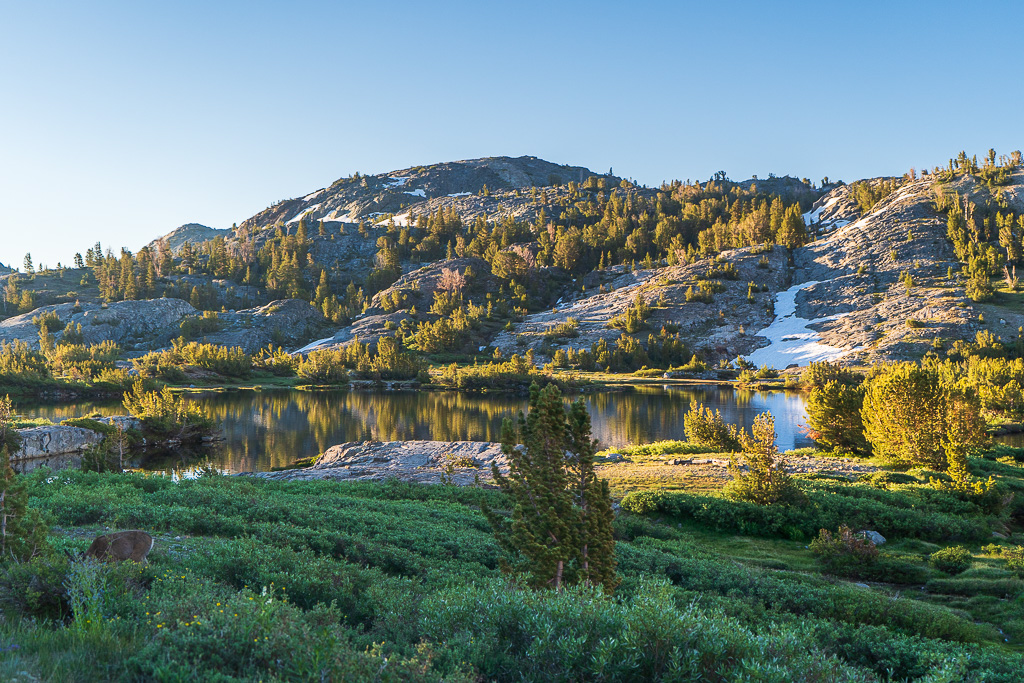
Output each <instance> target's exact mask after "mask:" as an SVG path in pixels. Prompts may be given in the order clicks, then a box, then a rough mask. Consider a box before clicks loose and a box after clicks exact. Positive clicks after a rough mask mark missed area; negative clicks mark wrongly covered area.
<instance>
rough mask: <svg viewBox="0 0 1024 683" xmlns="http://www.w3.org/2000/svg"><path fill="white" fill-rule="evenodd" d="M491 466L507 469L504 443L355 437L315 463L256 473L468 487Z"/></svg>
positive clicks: (487, 476) (271, 476) (289, 477)
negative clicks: (442, 482)
mask: <svg viewBox="0 0 1024 683" xmlns="http://www.w3.org/2000/svg"><path fill="white" fill-rule="evenodd" d="M491 465H497V466H498V468H499V469H500V470H507V469H508V461H507V459H506V456H505V454H504V453H502V451H501V444H499V443H491V442H488V441H389V442H379V441H354V442H351V443H344V444H339V445H337V446H331V447H330V448H328V449H327V450H326V451H325V452H324V454H323V455H321V456H320V457H318V458H317V459H316V461H315V462H314V464H313V465H312V466H311V467H304V468H300V469H292V470H284V471H281V472H257V473H255V474H254V475H253V476H257V477H263V478H267V479H286V480H296V479H298V480H302V479H330V480H336V481H344V480H364V481H381V480H384V479H400V480H402V481H416V482H423V483H439V482H441V481H450V482H451V483H454V484H459V485H467V484H472V483H474V482H475V481H477V480H478V479H479V480H490V479H491V478H492V477H491Z"/></svg>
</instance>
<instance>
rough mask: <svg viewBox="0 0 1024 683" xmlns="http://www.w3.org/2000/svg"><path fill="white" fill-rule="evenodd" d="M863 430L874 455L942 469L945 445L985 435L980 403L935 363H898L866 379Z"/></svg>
mask: <svg viewBox="0 0 1024 683" xmlns="http://www.w3.org/2000/svg"><path fill="white" fill-rule="evenodd" d="M861 417H862V419H863V421H864V436H865V438H866V439H867V441H868V443H869V444H871V448H872V450H873V451H874V453H875V455H878V456H880V457H882V458H884V459H886V460H888V461H889V462H892V463H894V464H898V465H925V466H927V467H932V468H935V469H945V467H946V464H947V461H946V454H947V452H949V451H955V450H960V449H964V448H971V447H976V446H980V445H981V444H982V443H984V441H985V431H984V427H985V424H984V421H983V420H982V418H981V405H980V403H979V402H978V400H977V397H976V396H975V395H974V394H973V393H972V392H970V391H968V390H964V389H962V388H961V387H959V386H957V385H955V384H953V383H952V382H951V381H949V380H947V379H945V378H943V377H942V376H941V375H940V373H939V371H938V369H936V368H935V367H929V366H918V365H916V364H914V363H901V364H899V365H895V366H891V367H889V368H887V369H884V370H882V371H881V372H880V374H879V375H878V376H876V377H875V378H873V379H872V380H870V381H869V382H868V383H867V386H866V388H865V392H864V404H863V407H862V408H861Z"/></svg>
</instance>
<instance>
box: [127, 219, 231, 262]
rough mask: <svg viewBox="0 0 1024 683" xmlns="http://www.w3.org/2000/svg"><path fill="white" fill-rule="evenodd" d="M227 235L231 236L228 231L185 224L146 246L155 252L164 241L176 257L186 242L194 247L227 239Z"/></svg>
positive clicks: (195, 224)
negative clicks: (222, 238)
mask: <svg viewBox="0 0 1024 683" xmlns="http://www.w3.org/2000/svg"><path fill="white" fill-rule="evenodd" d="M229 235H231V230H230V229H224V230H220V229H217V228H211V227H208V226H205V225H201V224H200V223H186V224H185V225H182V226H179V227H177V228H175V229H174V230H171V231H170V232H169V233H167V234H166V235H164V236H163V237H158V238H156V239H155V240H153V241H152V242H150V243H149V244H147V245H146V246H147V247H149V248H150V249H152V250H154V251H155V250H156V247H157V245H158V244H159V243H160V242H163V241H166V242H167V246H168V247H170V249H171V253H172V254H174V255H175V256H177V255H178V254H179V253H180V252H181V248H182V246H184V245H185V243H186V242H188V243H190V244H192V246H195V245H197V244H201V243H203V242H206V241H208V240H212V239H216V238H217V237H228V236H229Z"/></svg>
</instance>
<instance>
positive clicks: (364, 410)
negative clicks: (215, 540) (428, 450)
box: [24, 386, 804, 472]
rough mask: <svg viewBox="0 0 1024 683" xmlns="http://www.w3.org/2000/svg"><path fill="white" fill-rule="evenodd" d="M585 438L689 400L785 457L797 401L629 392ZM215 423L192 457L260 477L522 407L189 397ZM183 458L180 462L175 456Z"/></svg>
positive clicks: (289, 395)
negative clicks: (764, 426)
mask: <svg viewBox="0 0 1024 683" xmlns="http://www.w3.org/2000/svg"><path fill="white" fill-rule="evenodd" d="M583 397H584V400H585V401H586V403H587V407H588V408H589V409H590V412H591V417H592V421H593V426H594V436H595V438H597V439H600V441H601V443H602V444H603V445H604V446H608V447H614V446H621V445H625V444H628V443H642V442H646V441H655V440H658V439H682V438H684V436H685V435H684V431H683V415H684V414H685V413H686V411H687V410H689V408H690V403H691V402H692V401H702V402H703V403H704V404H706V405H708V406H710V407H712V408H716V409H719V410H721V411H722V415H723V417H724V418H725V419H726V420H727V421H730V422H735V423H737V424H740V425H742V426H749V425H750V424H751V423H752V422H753V419H754V416H755V415H756V414H757V413H759V412H762V411H764V410H770V411H771V412H772V413H773V414H774V415H775V416H776V429H777V431H778V432H779V446H780V447H781V448H792V447H793V445H794V439H796V443H797V445H802V442H801V441H800V439H799V438H797V437H795V436H794V434H795V427H796V425H797V424H800V423H802V421H803V406H804V403H803V398H802V397H801V396H799V395H797V394H792V395H787V394H784V393H782V392H770V393H759V392H753V391H744V392H734V391H732V390H731V389H719V388H718V387H715V386H707V387H661V386H649V387H637V388H635V389H634V390H630V391H617V392H602V393H593V394H584V395H583ZM189 398H190V400H193V401H196V402H198V403H201V404H202V405H203V406H204V407H206V409H207V410H208V411H209V412H210V415H211V417H213V419H214V420H215V422H216V423H217V424H218V426H219V428H220V431H221V434H222V436H223V437H224V441H223V442H222V443H221V445H220V446H219V447H217V448H215V449H210V450H207V451H206V452H205V453H203V454H201V455H198V456H197V457H198V460H199V461H202V460H205V459H206V457H207V456H208V457H209V459H210V460H211V461H212V462H213V463H214V464H215V465H217V466H218V467H223V468H225V469H227V470H229V471H234V472H238V471H247V470H260V469H269V468H270V467H272V466H281V465H286V464H289V463H291V462H292V461H294V460H295V459H297V458H302V457H307V456H311V455H317V454H319V453H322V452H324V451H325V450H327V449H328V448H329V447H331V446H333V445H335V444H340V443H345V442H348V441H362V440H367V439H374V440H378V441H404V440H411V439H425V440H437V441H497V440H499V439H500V435H501V422H502V419H503V418H505V417H514V416H515V415H516V413H518V411H519V410H521V409H523V408H524V407H525V405H526V401H525V400H523V399H522V398H521V397H517V396H507V395H501V394H458V393H456V392H412V391H409V392H386V391H325V392H316V391H297V390H264V391H231V392H219V393H218V392H210V393H205V394H193V395H190V397H189ZM24 412H25V413H26V414H28V415H34V416H45V417H51V419H63V418H65V417H73V416H79V415H84V414H88V413H90V412H102V413H105V414H116V413H119V412H123V411H122V410H121V408H120V405H119V404H118V403H116V402H112V403H103V404H96V403H82V404H73V405H65V406H40V407H38V408H35V409H29V410H25V411H24ZM185 455H189V456H190V457H189V458H187V459H186V460H183V456H185ZM191 456H192V454H185V453H182V452H176V453H169V454H165V455H163V456H162V457H160V458H153V459H152V460H151V461H150V462H147V463H146V466H147V467H155V468H157V469H165V468H173V467H177V466H180V465H181V464H182V463H183V462H189V461H192V462H195V460H193V458H192V457H191Z"/></svg>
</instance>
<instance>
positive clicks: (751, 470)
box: [725, 413, 803, 505]
mask: <svg viewBox="0 0 1024 683" xmlns="http://www.w3.org/2000/svg"><path fill="white" fill-rule="evenodd" d="M740 445H741V446H742V448H743V459H744V460H745V461H746V465H747V471H746V472H744V471H743V470H742V465H741V462H740V459H739V457H737V455H736V454H735V453H734V454H733V455H732V457H731V458H730V461H729V474H731V475H732V481H731V482H729V483H728V484H727V485H726V487H725V494H726V495H727V496H728V497H730V498H734V499H736V500H744V501H747V502H749V503H755V504H757V505H772V504H774V503H794V502H798V501H800V500H802V499H803V492H802V491H800V489H799V488H797V486H796V484H795V483H793V478H792V477H790V476H789V474H787V473H786V469H785V465H784V463H783V461H782V458H781V457H779V449H778V448H776V446H775V419H774V418H773V417H772V415H771V413H761V414H760V415H758V416H757V417H756V418H754V425H753V427H751V433H750V434H747V433H746V432H740Z"/></svg>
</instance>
